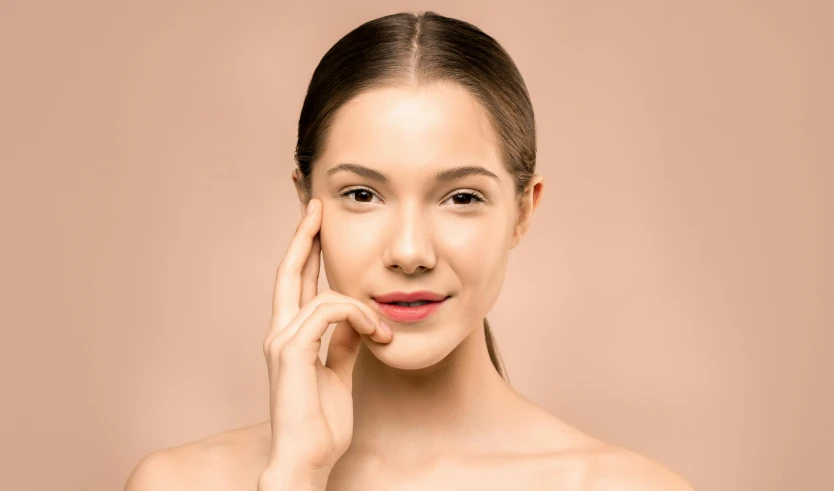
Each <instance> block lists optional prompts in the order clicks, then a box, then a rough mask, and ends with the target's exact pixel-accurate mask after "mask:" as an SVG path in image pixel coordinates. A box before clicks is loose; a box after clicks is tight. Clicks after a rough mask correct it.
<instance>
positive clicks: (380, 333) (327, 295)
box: [264, 289, 393, 345]
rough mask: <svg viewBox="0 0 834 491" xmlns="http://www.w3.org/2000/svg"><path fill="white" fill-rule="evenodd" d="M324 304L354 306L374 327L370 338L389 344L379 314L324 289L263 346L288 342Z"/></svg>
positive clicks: (274, 331)
mask: <svg viewBox="0 0 834 491" xmlns="http://www.w3.org/2000/svg"><path fill="white" fill-rule="evenodd" d="M325 303H350V304H354V305H356V306H357V307H358V308H360V309H361V310H362V312H363V313H364V314H365V315H366V316H367V317H368V318H369V319H370V320H371V321H372V322H373V323H374V324H375V325H376V330H377V332H376V334H375V335H374V336H372V338H373V339H374V340H375V341H377V342H390V340H391V338H392V337H393V334H389V333H388V332H387V331H386V330H385V329H384V328H383V327H382V319H381V318H380V316H379V314H377V312H376V311H375V310H374V309H372V308H371V307H369V306H368V305H365V304H364V303H362V302H360V301H359V300H357V299H355V298H353V297H350V296H347V295H343V294H341V293H339V292H336V291H334V290H330V289H326V290H323V291H322V292H321V293H319V294H318V296H316V298H314V299H313V300H311V301H310V302H308V303H306V304H305V305H303V306H302V307H301V309H300V310H299V312H298V315H296V316H295V318H294V319H293V320H292V321H290V323H289V324H288V325H287V326H286V327H284V328H282V329H275V330H271V331H270V334H269V335H268V336H267V339H266V340H265V341H264V343H265V345H268V344H270V343H272V342H273V339H277V341H275V342H277V343H279V344H283V343H286V342H287V341H289V340H290V338H292V337H293V336H295V334H296V333H297V332H298V329H300V327H301V324H302V323H303V322H304V321H305V320H306V319H307V318H308V317H309V316H310V315H312V313H313V311H314V310H315V309H316V307H318V306H319V305H321V304H325Z"/></svg>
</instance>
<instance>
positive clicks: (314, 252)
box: [299, 234, 321, 307]
mask: <svg viewBox="0 0 834 491" xmlns="http://www.w3.org/2000/svg"><path fill="white" fill-rule="evenodd" d="M320 266H321V238H320V236H319V234H316V236H315V237H314V238H313V247H312V248H311V249H310V256H309V257H308V258H307V262H306V263H304V269H303V270H302V271H301V302H300V304H299V307H301V306H303V305H307V303H309V302H310V301H311V300H313V298H315V297H316V295H318V294H319V292H318V290H319V267H320Z"/></svg>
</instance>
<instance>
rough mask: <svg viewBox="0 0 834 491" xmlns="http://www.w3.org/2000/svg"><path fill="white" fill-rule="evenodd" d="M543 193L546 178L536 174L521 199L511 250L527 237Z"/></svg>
mask: <svg viewBox="0 0 834 491" xmlns="http://www.w3.org/2000/svg"><path fill="white" fill-rule="evenodd" d="M543 193H544V177H542V176H540V175H538V174H534V175H533V177H532V178H530V182H529V183H528V184H527V187H526V188H525V189H524V195H523V196H522V197H521V208H520V210H519V214H518V220H517V221H516V225H515V229H514V231H513V240H512V245H511V246H510V249H513V248H514V247H515V246H517V245H518V244H519V243H520V242H521V239H522V238H524V236H525V235H527V230H528V229H529V228H530V222H531V220H532V219H533V211H535V209H536V208H538V206H539V203H540V202H541V199H542V194H543Z"/></svg>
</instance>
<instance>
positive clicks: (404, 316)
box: [374, 295, 451, 323]
mask: <svg viewBox="0 0 834 491" xmlns="http://www.w3.org/2000/svg"><path fill="white" fill-rule="evenodd" d="M450 297H451V295H448V296H442V297H441V298H440V299H438V300H426V299H420V300H414V301H387V302H382V301H380V298H382V299H383V300H384V298H383V297H377V298H374V303H376V305H377V307H378V309H379V311H380V313H381V314H382V315H383V316H385V317H387V318H388V319H391V320H393V321H396V322H403V323H409V322H417V321H420V320H423V319H425V318H427V317H429V316H430V315H432V314H434V313H435V312H437V310H438V309H440V307H441V306H443V305H444V304H445V303H446V300H447V299H448V298H450Z"/></svg>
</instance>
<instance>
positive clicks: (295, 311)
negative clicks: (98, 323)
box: [126, 12, 691, 491]
mask: <svg viewBox="0 0 834 491" xmlns="http://www.w3.org/2000/svg"><path fill="white" fill-rule="evenodd" d="M296 160H297V164H298V168H297V169H295V171H294V173H293V175H292V179H293V183H294V184H295V187H296V190H297V192H298V196H299V200H300V202H301V205H302V214H303V212H304V210H305V209H307V205H310V208H309V210H310V213H308V214H306V215H304V216H303V218H302V220H301V223H300V224H299V226H298V228H297V230H296V233H295V236H294V238H293V239H292V241H291V243H290V246H289V248H288V250H287V252H286V254H285V256H284V258H283V259H282V261H281V263H280V265H279V267H278V274H277V278H276V284H275V293H274V299H273V319H272V325H271V326H270V329H269V332H268V333H267V336H266V338H265V340H264V354H265V356H266V359H267V366H268V369H269V377H270V390H271V391H272V392H271V399H270V400H271V403H270V406H271V409H270V419H269V420H268V421H264V422H263V423H260V424H257V425H254V426H250V427H246V428H241V429H237V430H233V431H228V432H225V433H221V434H218V435H214V436H211V437H208V438H206V439H204V440H201V441H198V442H194V443H191V444H187V445H182V446H179V447H175V448H170V449H164V450H159V451H156V452H153V453H151V454H150V455H148V456H147V457H145V458H144V459H143V460H142V462H140V464H139V465H138V466H137V468H136V469H135V470H134V472H133V473H132V475H131V477H130V478H129V480H128V483H127V486H126V489H128V490H133V491H139V490H153V489H177V490H178V489H182V490H186V489H203V490H205V489H217V490H221V489H223V490H228V489H241V490H243V489H248V490H253V489H256V488H257V489H259V490H262V491H271V490H284V489H293V490H324V489H327V490H328V491H333V490H349V489H356V490H359V489H362V490H373V489H379V490H395V489H406V488H407V489H479V490H484V489H502V490H503V489H513V490H515V489H518V490H522V489H560V490H607V489H617V490H627V489H635V490H636V489H640V490H646V489H657V490H660V489H664V490H686V489H691V488H690V487H689V485H688V484H687V483H686V482H685V481H684V480H683V479H682V478H680V476H678V475H677V474H676V473H675V472H673V471H671V470H670V469H667V468H665V467H663V466H662V465H661V464H659V463H656V462H653V461H651V460H649V459H647V458H645V457H642V456H640V455H637V454H635V453H633V452H629V451H627V450H625V449H622V448H618V447H615V446H613V445H610V444H606V443H604V442H601V441H599V440H597V439H595V438H593V437H591V436H589V435H586V434H584V433H582V432H580V431H578V430H577V429H575V428H572V427H570V426H569V425H567V424H565V423H564V422H562V421H561V420H559V419H558V418H556V417H555V416H554V415H552V414H550V413H548V412H547V411H545V410H544V409H542V408H540V407H538V406H537V405H535V404H534V403H533V402H531V401H529V400H527V399H525V398H524V397H523V396H521V395H520V394H519V393H517V392H516V391H515V390H513V389H512V387H511V386H510V385H509V384H508V379H507V377H506V374H505V372H504V370H503V365H502V363H501V358H500V356H499V355H498V353H497V350H496V349H495V346H494V344H493V339H492V336H491V333H490V329H489V324H488V323H487V321H486V319H485V315H486V313H487V312H488V311H489V310H490V308H491V307H492V305H493V304H494V302H495V300H496V299H497V297H498V294H499V292H500V290H501V286H502V283H503V279H504V274H505V270H506V265H507V259H508V256H509V252H510V250H511V249H513V248H514V247H515V246H516V245H517V244H518V243H519V241H520V240H521V239H522V237H523V236H524V235H525V234H526V232H527V230H528V227H529V225H530V221H531V218H532V214H533V211H534V210H535V209H536V207H537V206H538V205H539V203H540V201H541V196H542V189H543V179H542V177H541V176H539V175H537V174H535V172H534V170H535V163H536V134H535V122H534V117H533V108H532V105H531V102H530V98H529V95H528V93H527V89H526V86H525V84H524V81H523V79H522V77H521V75H520V74H519V72H518V70H517V68H516V66H515V64H514V63H513V61H512V59H511V58H510V57H509V56H508V55H507V53H506V52H505V51H504V50H503V49H502V47H501V46H500V45H499V44H498V43H497V42H496V41H495V40H494V39H492V38H491V37H489V36H488V35H486V34H484V33H483V32H481V31H480V30H479V29H477V28H476V27H474V26H472V25H470V24H468V23H465V22H462V21H459V20H455V19H451V18H447V17H443V16H440V15H437V14H435V13H432V12H423V13H420V14H418V15H413V14H410V13H400V14H396V15H389V16H385V17H382V18H379V19H376V20H373V21H370V22H367V23H365V24H363V25H361V26H359V27H358V28H357V29H355V30H354V31H352V32H350V33H349V34H347V35H346V36H345V37H343V38H342V39H341V40H339V41H338V42H337V43H336V44H335V45H334V46H333V47H332V48H331V49H330V50H329V51H328V52H327V54H325V56H324V57H323V59H322V60H321V62H320V63H319V66H318V67H317V68H316V70H315V72H314V74H313V77H312V80H311V82H310V86H309V89H308V93H307V96H306V98H305V100H304V105H303V107H302V110H301V117H300V120H299V128H298V145H297V150H296ZM320 257H321V259H322V260H323V261H324V262H325V269H326V273H327V281H328V284H329V285H330V287H331V289H330V290H325V291H322V292H318V291H317V286H316V285H317V282H318V276H319V264H320ZM402 302H418V303H419V304H420V305H416V304H411V306H409V305H397V303H402ZM332 323H338V325H337V326H336V328H335V330H334V332H333V336H332V338H331V341H330V345H329V347H328V353H327V359H326V361H325V364H322V363H321V361H320V359H319V357H318V353H319V349H320V346H321V338H322V336H323V335H324V333H325V331H326V329H327V328H328V326H329V325H330V324H332ZM531 342H533V341H532V340H531Z"/></svg>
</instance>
